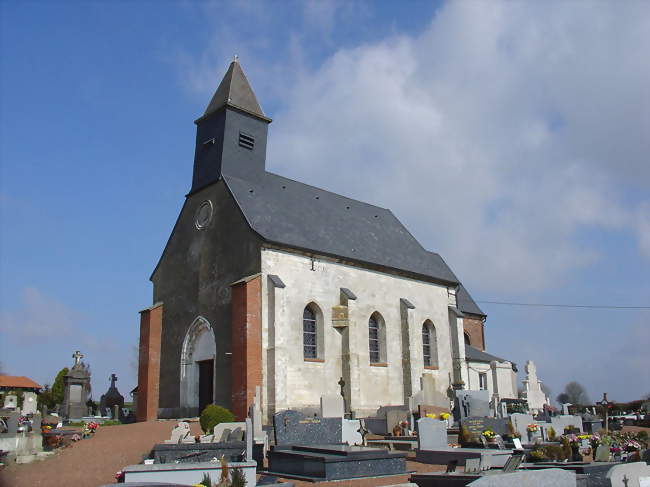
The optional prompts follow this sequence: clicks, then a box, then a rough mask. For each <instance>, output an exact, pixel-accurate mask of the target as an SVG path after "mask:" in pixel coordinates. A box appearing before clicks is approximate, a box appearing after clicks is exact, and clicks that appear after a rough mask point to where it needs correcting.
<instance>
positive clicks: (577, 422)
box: [551, 415, 582, 436]
mask: <svg viewBox="0 0 650 487" xmlns="http://www.w3.org/2000/svg"><path fill="white" fill-rule="evenodd" d="M551 425H552V426H553V429H554V430H555V434H556V435H557V436H560V435H563V434H564V428H567V427H569V426H573V427H574V428H577V429H579V430H580V432H581V433H582V418H581V417H580V416H571V415H569V416H566V415H562V416H554V417H552V418H551Z"/></svg>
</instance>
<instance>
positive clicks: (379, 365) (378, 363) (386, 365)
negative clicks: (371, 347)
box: [370, 362, 388, 367]
mask: <svg viewBox="0 0 650 487" xmlns="http://www.w3.org/2000/svg"><path fill="white" fill-rule="evenodd" d="M370 367H388V364H387V363H386V362H377V363H371V364H370Z"/></svg>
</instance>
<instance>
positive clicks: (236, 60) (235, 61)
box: [232, 54, 239, 63]
mask: <svg viewBox="0 0 650 487" xmlns="http://www.w3.org/2000/svg"><path fill="white" fill-rule="evenodd" d="M232 62H233V63H238V62H239V56H238V55H237V54H235V55H234V56H233V57H232Z"/></svg>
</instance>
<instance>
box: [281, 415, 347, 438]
mask: <svg viewBox="0 0 650 487" xmlns="http://www.w3.org/2000/svg"><path fill="white" fill-rule="evenodd" d="M273 424H274V427H275V444H276V445H328V444H340V443H341V441H342V440H341V438H342V421H341V418H320V417H310V416H305V415H304V414H302V413H299V412H298V411H291V410H288V411H282V412H280V413H278V414H276V415H275V417H274V418H273Z"/></svg>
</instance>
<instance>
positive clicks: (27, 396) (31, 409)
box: [22, 391, 37, 416]
mask: <svg viewBox="0 0 650 487" xmlns="http://www.w3.org/2000/svg"><path fill="white" fill-rule="evenodd" d="M36 405H37V404H36V393H35V392H31V391H27V392H24V393H23V407H22V413H23V416H27V415H28V414H36V411H37V408H36Z"/></svg>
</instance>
